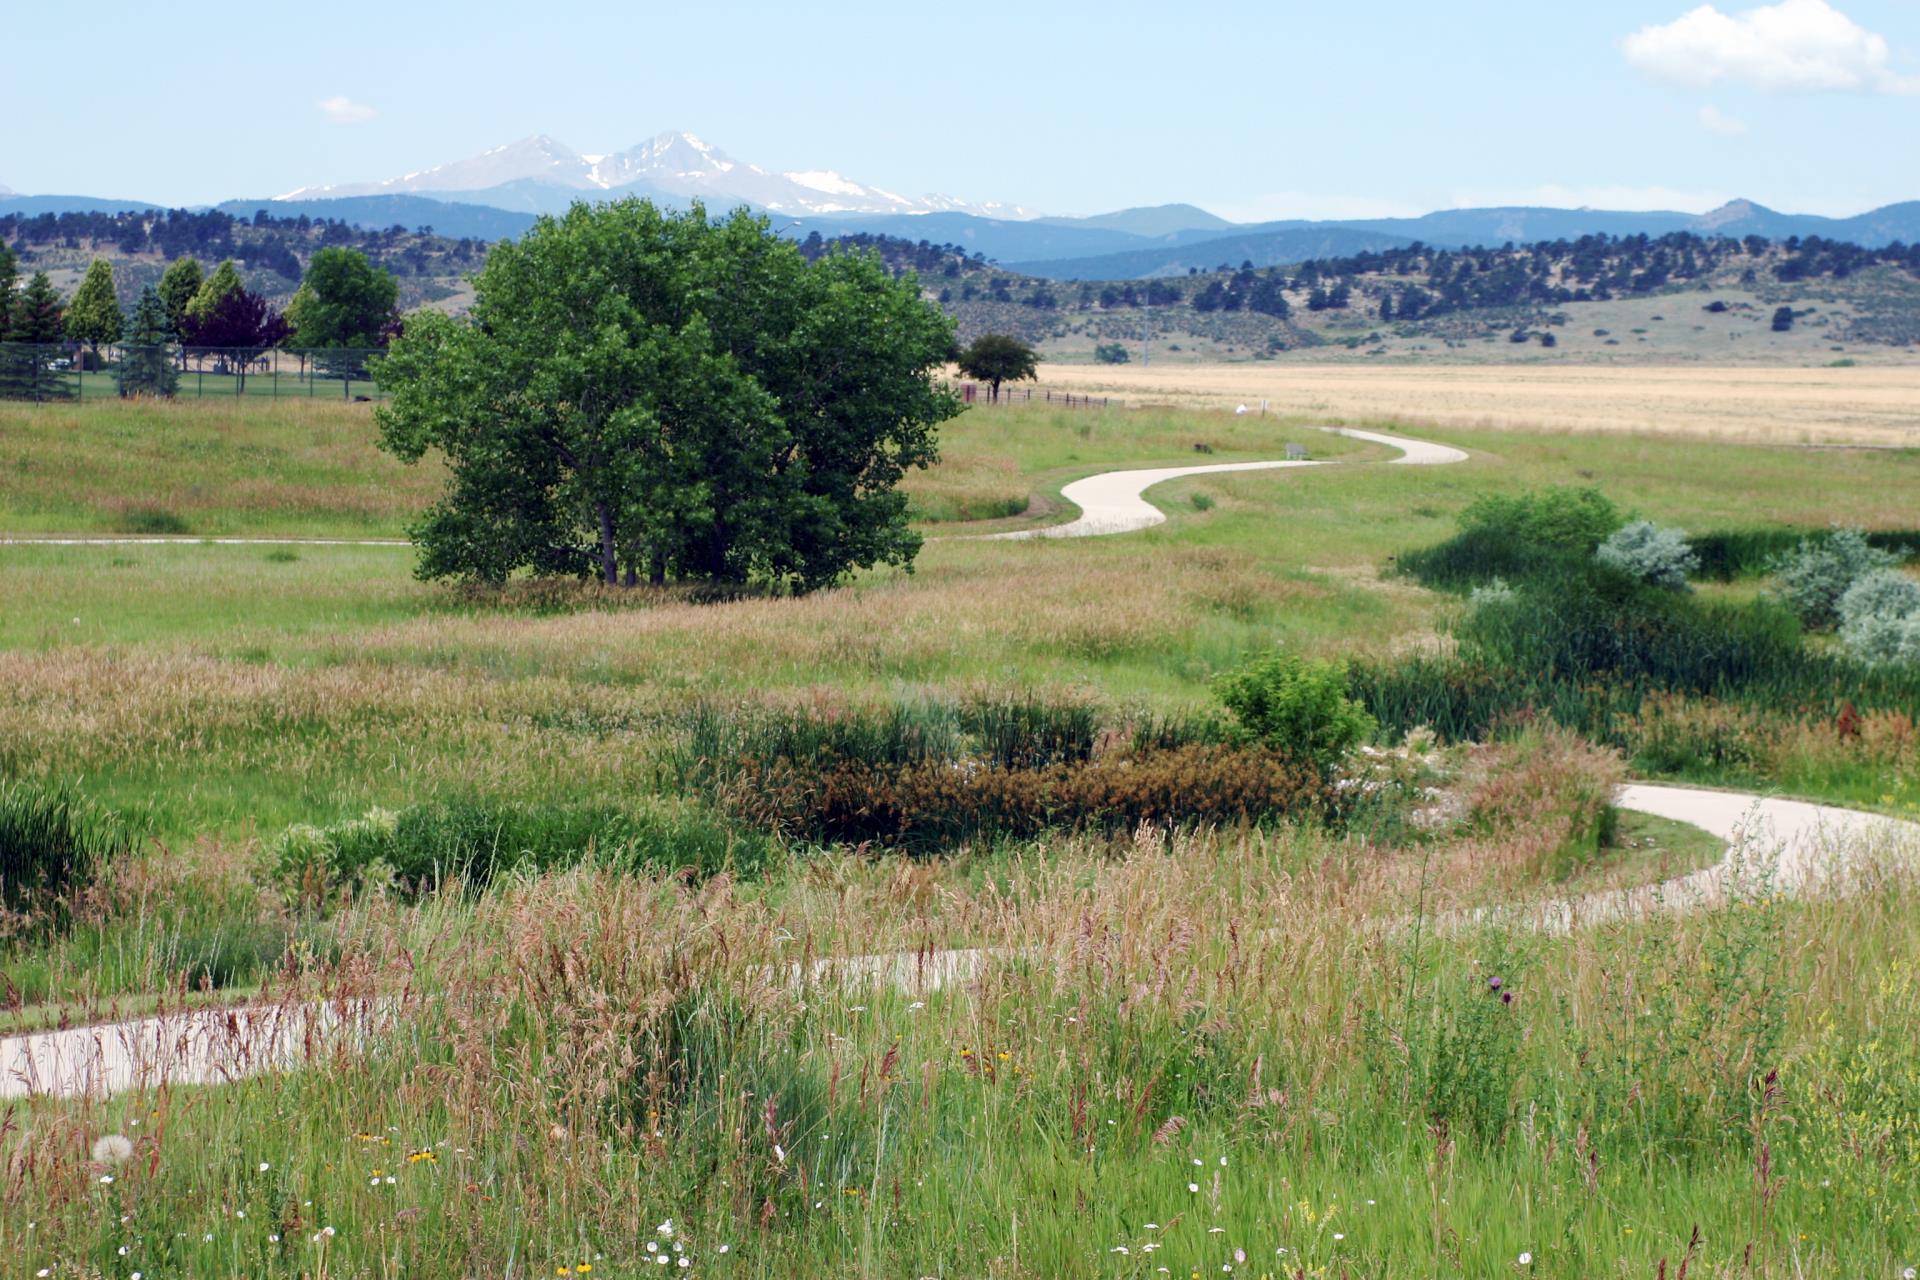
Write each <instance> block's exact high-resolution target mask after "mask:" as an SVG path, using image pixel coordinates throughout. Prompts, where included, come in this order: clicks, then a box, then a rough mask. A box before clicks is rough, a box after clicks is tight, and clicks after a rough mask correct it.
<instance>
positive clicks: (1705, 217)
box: [1700, 198, 1773, 231]
mask: <svg viewBox="0 0 1920 1280" xmlns="http://www.w3.org/2000/svg"><path fill="white" fill-rule="evenodd" d="M1772 216H1773V210H1771V209H1769V208H1767V207H1766V206H1765V205H1763V204H1759V203H1757V202H1755V201H1752V200H1748V199H1745V198H1742V199H1738V200H1729V201H1727V202H1726V203H1725V204H1723V205H1721V206H1720V207H1719V208H1718V209H1714V210H1712V211H1711V212H1708V213H1703V214H1701V215H1700V225H1701V226H1702V227H1704V228H1706V229H1707V230H1709V231H1711V230H1713V229H1714V228H1716V227H1724V226H1729V225H1731V224H1733V223H1736V222H1745V221H1746V220H1747V219H1749V218H1764V217H1772Z"/></svg>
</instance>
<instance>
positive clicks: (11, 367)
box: [0, 271, 73, 400]
mask: <svg viewBox="0 0 1920 1280" xmlns="http://www.w3.org/2000/svg"><path fill="white" fill-rule="evenodd" d="M60 337H61V317H60V295H59V294H58V293H56V292H55V291H54V288H53V281H51V280H49V279H47V273H46V272H44V271H36V272H34V274H33V279H31V280H29V281H28V282H27V287H26V288H25V289H23V290H21V291H20V294H19V296H18V297H16V298H15V299H14V302H13V307H12V315H11V320H10V323H9V325H8V328H7V339H8V342H9V346H8V347H7V349H6V352H5V355H4V356H3V357H0V396H7V397H11V398H13V399H30V400H61V399H65V398H66V397H67V396H70V395H72V394H73V387H72V386H71V385H69V384H68V382H67V379H66V378H64V377H63V376H61V374H60V371H59V370H57V369H55V368H54V367H53V362H54V360H55V359H57V358H58V357H59V355H60V348H59V347H58V346H57V345H55V344H57V343H58V342H59V341H60Z"/></svg>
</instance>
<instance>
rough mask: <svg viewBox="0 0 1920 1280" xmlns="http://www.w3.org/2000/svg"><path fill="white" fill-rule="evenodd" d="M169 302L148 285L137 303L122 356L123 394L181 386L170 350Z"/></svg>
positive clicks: (157, 393) (167, 391) (165, 392)
mask: <svg viewBox="0 0 1920 1280" xmlns="http://www.w3.org/2000/svg"><path fill="white" fill-rule="evenodd" d="M169 332H170V329H169V326H168V323H167V304H166V303H164V302H162V301H161V300H160V293H159V290H157V289H155V288H154V287H153V286H152V285H148V286H147V287H146V288H145V289H144V290H142V291H141V294H140V301H139V302H137V303H135V304H134V308H133V323H132V325H131V326H130V327H129V329H128V332H127V341H126V348H125V350H124V351H123V352H122V354H121V356H120V373H119V381H120V394H121V395H123V396H169V397H170V396H172V395H173V394H174V392H176V391H177V390H179V387H180V370H178V369H177V368H175V367H174V364H173V359H172V357H171V355H170V354H169V353H168V351H167V337H168V334H169Z"/></svg>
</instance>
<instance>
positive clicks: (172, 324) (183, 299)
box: [160, 258, 207, 338]
mask: <svg viewBox="0 0 1920 1280" xmlns="http://www.w3.org/2000/svg"><path fill="white" fill-rule="evenodd" d="M206 282H207V273H206V269H205V268H203V267H202V266H201V265H200V260H199V259H197V258H178V259H175V260H174V262H173V263H172V265H170V266H169V267H168V268H167V270H166V274H165V275H162V276H161V277H160V305H161V306H163V307H165V308H166V309H167V331H168V332H169V333H171V334H172V335H173V336H174V337H175V338H181V337H184V336H185V334H186V332H187V304H188V303H190V302H192V301H193V296H194V295H195V294H196V293H199V292H200V286H201V285H203V284H205V283H206Z"/></svg>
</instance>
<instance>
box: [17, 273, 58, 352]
mask: <svg viewBox="0 0 1920 1280" xmlns="http://www.w3.org/2000/svg"><path fill="white" fill-rule="evenodd" d="M8 336H9V337H10V338H12V339H13V341H15V342H41V343H54V342H58V341H60V336H61V316H60V295H59V294H58V293H56V292H55V291H54V288H53V281H51V280H49V279H47V273H46V272H44V271H36V272H34V273H33V279H31V280H29V281H27V287H26V288H25V289H23V290H22V291H21V293H20V297H19V300H18V301H17V302H16V303H15V305H14V308H13V323H12V325H11V327H10V328H9V329H8Z"/></svg>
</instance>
